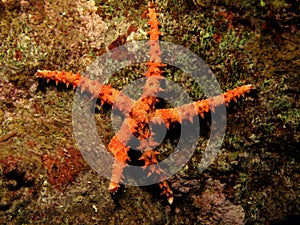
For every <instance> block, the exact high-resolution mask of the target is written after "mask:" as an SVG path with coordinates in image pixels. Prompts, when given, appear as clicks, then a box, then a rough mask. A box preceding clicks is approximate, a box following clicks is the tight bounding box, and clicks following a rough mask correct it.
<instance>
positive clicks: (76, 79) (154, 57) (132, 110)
mask: <svg viewBox="0 0 300 225" xmlns="http://www.w3.org/2000/svg"><path fill="white" fill-rule="evenodd" d="M148 16H149V25H150V31H149V35H150V41H149V46H150V51H149V55H150V60H149V62H148V63H147V65H148V71H147V72H146V73H145V76H146V78H147V80H146V82H145V85H144V87H143V90H144V93H143V95H142V96H141V97H140V98H139V99H138V100H137V101H134V100H132V99H130V98H129V97H127V96H125V95H124V94H122V96H121V98H122V101H118V104H114V103H115V101H116V99H117V97H118V96H120V95H121V92H120V91H118V90H116V89H114V88H112V87H111V86H110V85H104V84H101V83H100V82H98V81H97V80H90V79H89V78H87V77H82V76H81V75H80V74H79V73H76V74H74V73H72V72H64V71H49V70H39V71H38V72H37V73H36V75H37V76H38V77H42V78H46V79H47V80H55V81H56V83H58V82H63V83H65V84H66V85H67V86H68V85H69V84H72V85H73V87H74V88H76V87H80V89H81V91H82V92H83V91H86V92H89V93H91V96H92V98H98V99H100V100H101V103H107V104H110V105H113V104H114V107H116V108H117V109H118V110H119V111H120V112H122V113H123V114H126V115H127V117H126V118H125V119H124V121H123V124H122V126H121V128H120V129H119V131H118V132H117V133H116V134H115V135H114V137H113V138H112V139H111V140H110V142H109V144H108V150H109V152H110V153H111V154H112V155H113V156H114V158H115V162H114V164H113V166H112V176H111V182H110V185H109V190H110V191H111V192H116V191H117V190H118V188H119V186H120V185H119V183H120V181H121V180H122V178H123V170H124V168H125V167H126V166H127V165H128V162H129V161H130V158H129V156H128V151H129V150H130V148H131V146H130V144H129V141H130V139H131V137H132V134H134V135H135V136H136V137H137V138H138V139H139V140H140V145H139V146H138V149H139V150H140V151H141V157H140V158H139V160H143V161H144V168H147V167H149V168H148V169H149V172H148V176H151V175H153V174H156V175H157V176H160V179H159V180H160V183H159V186H160V188H161V189H162V194H164V195H166V197H167V199H168V202H169V203H170V204H171V203H172V202H173V193H172V190H171V188H170V187H169V185H168V183H167V181H166V177H165V176H164V175H163V171H162V169H161V168H160V166H159V165H158V159H157V155H158V154H159V152H158V151H156V150H155V149H154V148H155V146H157V143H156V142H155V141H154V139H153V137H152V136H151V130H150V128H149V123H150V121H151V122H155V123H158V124H160V123H162V122H164V123H165V126H166V128H167V129H169V127H170V124H171V123H174V122H179V123H182V121H183V120H190V121H191V122H192V121H193V118H194V117H195V116H197V115H199V116H201V117H202V118H204V115H205V113H207V112H209V111H214V109H215V108H216V107H218V106H220V105H222V104H224V103H225V104H226V106H228V103H230V102H231V101H237V99H238V98H240V97H243V96H244V94H245V93H249V92H250V91H251V90H252V89H253V88H254V87H253V86H252V85H244V86H241V87H237V88H235V89H233V90H229V91H227V92H226V93H225V94H221V95H218V96H215V97H211V98H209V99H205V100H198V101H195V102H192V103H190V104H185V105H182V106H180V107H177V108H167V109H156V103H157V102H158V101H159V100H158V98H157V97H156V96H157V94H158V93H159V92H161V91H163V89H162V88H161V84H160V80H161V79H162V78H163V76H162V73H163V70H162V68H163V67H165V66H166V65H165V64H163V63H162V59H161V54H162V53H161V48H160V44H159V37H160V35H161V32H160V31H159V28H158V25H159V22H158V20H157V13H156V12H155V9H154V4H153V3H152V2H150V3H149V7H148ZM99 90H100V91H99ZM179 112H181V113H179ZM153 118H154V119H153ZM157 118H160V119H157ZM128 131H130V132H128ZM120 139H121V140H120Z"/></svg>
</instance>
